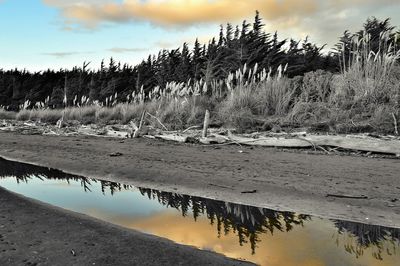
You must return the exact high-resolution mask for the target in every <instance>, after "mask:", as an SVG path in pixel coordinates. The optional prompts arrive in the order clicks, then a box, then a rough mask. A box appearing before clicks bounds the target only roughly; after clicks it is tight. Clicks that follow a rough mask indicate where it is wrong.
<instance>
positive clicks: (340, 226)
mask: <svg viewBox="0 0 400 266" xmlns="http://www.w3.org/2000/svg"><path fill="white" fill-rule="evenodd" d="M0 186H2V187H4V188H6V189H8V190H10V191H13V192H16V193H19V194H22V195H25V196H27V197H30V198H34V199H37V200H40V201H43V202H46V203H49V204H52V205H55V206H59V207H62V208H65V209H68V210H72V211H75V212H79V213H84V214H87V215H89V216H93V217H96V218H98V219H101V220H105V221H108V222H111V223H114V224H118V225H121V226H124V227H128V228H132V229H136V230H139V231H142V232H146V233H149V234H153V235H157V236H161V237H165V238H168V239H170V240H173V241H175V242H177V243H181V244H186V245H192V246H195V247H197V248H200V249H206V250H212V251H214V252H217V253H221V254H224V255H226V256H228V257H231V258H236V259H242V260H247V261H251V262H255V263H257V264H260V265H398V264H397V263H398V262H399V261H400V230H399V229H394V228H388V227H382V226H374V225H367V224H361V223H354V222H347V221H337V220H328V219H320V218H316V217H312V216H309V215H302V214H296V213H291V212H277V211H273V210H269V209H263V208H257V207H252V206H245V205H238V204H233V203H229V202H222V201H215V200H209V199H204V198H199V197H191V196H187V195H180V194H176V193H168V192H162V191H157V190H151V189H146V188H137V187H133V186H130V185H123V184H120V183H114V182H108V181H101V180H95V179H90V178H85V177H80V176H73V175H69V174H66V173H63V172H61V171H58V170H54V169H49V168H44V167H38V166H33V165H29V164H24V163H18V162H12V161H8V160H4V159H1V158H0Z"/></svg>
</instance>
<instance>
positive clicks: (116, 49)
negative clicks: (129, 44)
mask: <svg viewBox="0 0 400 266" xmlns="http://www.w3.org/2000/svg"><path fill="white" fill-rule="evenodd" d="M147 50H148V49H146V48H123V47H113V48H110V49H107V51H110V52H113V53H118V54H122V53H136V52H143V51H147Z"/></svg>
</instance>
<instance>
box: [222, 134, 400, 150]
mask: <svg viewBox="0 0 400 266" xmlns="http://www.w3.org/2000/svg"><path fill="white" fill-rule="evenodd" d="M228 136H229V139H230V140H232V141H234V142H236V143H239V144H241V145H253V146H266V147H287V148H307V147H317V146H330V147H338V148H342V149H346V150H357V151H366V152H377V153H388V154H395V155H400V141H399V140H380V139H372V138H369V139H365V138H356V137H346V136H329V135H326V136H313V135H309V136H306V137H297V138H283V137H282V138H279V137H263V138H258V139H253V138H245V137H240V136H235V135H233V134H231V133H229V135H228Z"/></svg>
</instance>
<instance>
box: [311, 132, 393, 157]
mask: <svg viewBox="0 0 400 266" xmlns="http://www.w3.org/2000/svg"><path fill="white" fill-rule="evenodd" d="M304 139H307V140H309V141H311V142H312V143H315V144H316V145H318V146H333V147H339V148H342V149H346V150H357V151H366V152H377V153H389V154H395V155H399V154H400V141H398V140H379V139H376V140H375V139H360V138H352V137H345V136H307V137H304Z"/></svg>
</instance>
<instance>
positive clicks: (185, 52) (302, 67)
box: [0, 12, 400, 110]
mask: <svg viewBox="0 0 400 266" xmlns="http://www.w3.org/2000/svg"><path fill="white" fill-rule="evenodd" d="M263 27H264V24H263V21H262V18H261V17H260V15H259V13H258V12H256V16H255V18H254V21H253V22H252V23H249V22H247V21H243V23H242V24H241V25H240V26H239V25H238V26H233V25H232V24H230V23H228V24H227V25H226V26H221V29H220V33H219V36H218V37H217V38H213V39H211V40H210V41H209V42H208V44H200V42H199V41H198V39H196V41H195V43H194V46H193V47H192V48H190V47H189V45H188V44H187V43H184V44H183V45H182V46H181V47H180V48H177V49H171V50H166V49H164V50H161V51H159V53H158V54H157V55H149V56H148V58H147V59H146V60H143V61H142V62H141V63H139V64H137V65H129V64H127V63H125V64H121V62H116V61H115V60H114V59H113V58H110V59H109V61H108V62H107V63H106V62H105V61H104V60H103V61H102V62H101V65H100V68H98V69H89V68H88V67H89V64H90V63H87V62H84V63H83V65H82V66H79V67H78V66H77V67H74V68H73V69H71V70H67V69H60V70H51V69H48V70H45V71H40V72H34V73H32V72H29V71H26V70H19V69H13V70H3V69H0V106H2V107H3V108H5V109H7V110H18V109H19V108H20V106H21V104H23V103H26V102H28V104H27V106H25V107H26V108H32V107H34V106H35V104H36V103H38V102H43V103H45V104H46V106H47V107H50V108H60V107H63V106H68V105H72V104H74V102H75V101H76V99H77V98H78V99H81V98H82V97H84V98H85V100H86V101H87V102H94V101H98V102H100V103H103V104H105V103H106V101H107V99H108V98H109V97H110V96H114V95H115V96H116V97H115V98H116V99H115V101H117V102H125V101H127V98H128V95H132V92H139V91H140V90H143V91H144V94H145V95H146V94H147V93H148V92H149V91H151V90H152V89H153V88H155V87H156V86H159V87H161V88H163V87H165V85H166V84H167V83H168V82H184V83H187V82H189V83H190V82H192V83H194V82H196V81H199V80H203V82H204V83H205V84H206V86H210V84H211V83H212V81H215V80H223V79H225V78H226V77H227V76H228V75H229V73H232V72H234V71H236V70H238V69H240V68H243V67H244V66H245V65H246V66H248V67H250V68H252V67H254V66H255V65H256V64H257V66H258V69H259V70H261V69H267V70H269V69H271V70H273V71H274V70H276V69H278V67H279V66H286V68H285V75H287V76H288V77H295V76H302V75H303V74H304V73H307V72H311V71H316V70H318V69H322V70H326V71H330V72H332V73H336V72H338V71H340V67H341V66H342V65H343V62H344V63H346V62H349V61H350V60H351V52H350V51H351V46H352V39H353V37H354V36H355V35H357V34H362V33H363V32H364V33H368V34H370V35H371V40H372V43H373V44H372V46H373V50H374V51H376V52H377V51H379V49H380V36H381V35H382V33H390V34H391V35H390V38H389V42H390V43H395V42H398V39H397V36H398V34H399V33H398V32H397V33H392V32H394V30H395V27H393V26H392V25H391V24H390V20H389V19H386V20H384V21H381V20H378V19H376V18H370V19H368V20H367V21H366V23H365V24H364V27H363V29H362V30H361V31H360V32H357V33H350V32H348V31H345V32H344V34H343V36H341V37H340V38H339V42H338V44H337V45H336V46H335V49H333V50H332V51H331V52H329V53H326V52H324V51H323V49H324V46H319V45H317V44H315V43H312V42H310V41H309V40H308V38H306V39H305V40H300V41H297V40H294V39H284V40H280V39H279V38H278V34H277V32H275V33H274V34H270V33H266V32H265V31H264V30H263ZM399 39H400V38H399ZM390 43H387V44H388V45H389V44H390Z"/></svg>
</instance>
